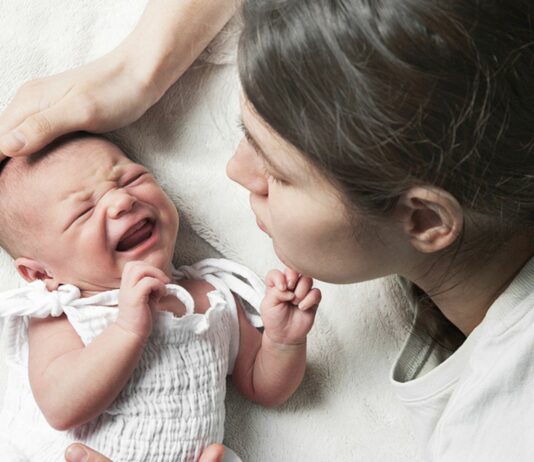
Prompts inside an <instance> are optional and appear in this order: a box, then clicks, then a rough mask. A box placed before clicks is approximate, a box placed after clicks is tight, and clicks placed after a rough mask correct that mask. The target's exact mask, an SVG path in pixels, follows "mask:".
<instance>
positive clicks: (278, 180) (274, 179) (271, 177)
mask: <svg viewBox="0 0 534 462" xmlns="http://www.w3.org/2000/svg"><path fill="white" fill-rule="evenodd" d="M263 169H264V171H265V175H266V176H267V180H269V181H272V182H273V183H277V184H285V181H284V180H282V179H281V178H278V177H276V176H274V175H273V174H272V173H271V172H269V170H267V168H266V167H265V166H264V167H263Z"/></svg>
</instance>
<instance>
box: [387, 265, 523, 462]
mask: <svg viewBox="0 0 534 462" xmlns="http://www.w3.org/2000/svg"><path fill="white" fill-rule="evenodd" d="M429 369H430V370H429ZM428 370H429V371H428ZM425 371H428V372H426V373H424V372H425ZM391 381H392V383H393V386H394V389H395V391H396V393H397V395H398V397H399V399H400V400H401V401H402V402H403V403H404V404H405V406H406V407H407V409H408V410H409V412H410V414H411V416H412V418H413V421H414V425H415V428H416V432H417V434H418V437H419V438H420V440H421V442H422V445H423V454H424V460H425V461H439V462H449V461H450V462H468V461H484V462H491V461H499V462H503V461H511V462H522V461H533V460H534V258H532V259H531V260H530V261H529V262H528V263H527V264H526V265H525V266H524V267H523V269H522V270H521V272H520V273H519V274H518V275H517V276H516V277H515V278H514V280H513V281H512V283H511V284H510V285H509V286H508V288H507V289H506V290H505V291H504V292H503V293H502V294H501V295H500V296H499V297H498V298H497V300H496V301H495V302H494V303H493V304H492V306H491V307H490V308H489V310H488V312H487V314H486V316H485V318H484V320H483V321H482V322H481V323H480V324H479V325H478V326H477V327H476V329H474V330H473V332H472V333H471V334H470V335H469V336H468V337H467V339H466V340H465V342H464V343H463V344H462V345H461V346H460V348H458V349H457V350H456V351H455V352H454V353H453V354H451V355H450V356H448V357H447V354H446V353H445V352H444V351H443V350H441V349H440V348H439V347H438V346H436V345H435V344H432V342H426V341H424V340H423V339H422V338H421V335H420V334H417V335H416V334H415V333H412V334H410V336H409V338H408V340H407V342H406V344H405V345H404V347H403V349H402V351H401V353H400V355H399V357H398V359H397V361H396V363H395V365H394V367H393V370H392V375H391Z"/></svg>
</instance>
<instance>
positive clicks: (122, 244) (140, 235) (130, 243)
mask: <svg viewBox="0 0 534 462" xmlns="http://www.w3.org/2000/svg"><path fill="white" fill-rule="evenodd" d="M153 231H154V222H152V221H151V220H149V219H148V218H145V219H144V220H141V221H140V222H138V223H136V224H135V225H133V226H132V227H131V228H130V229H128V231H126V232H125V233H124V234H123V236H122V237H121V239H120V241H119V243H118V244H117V248H116V250H117V252H127V251H128V250H132V249H133V248H134V247H137V246H138V245H140V244H142V243H143V242H145V241H146V240H147V239H149V238H150V237H151V236H152V232H153Z"/></svg>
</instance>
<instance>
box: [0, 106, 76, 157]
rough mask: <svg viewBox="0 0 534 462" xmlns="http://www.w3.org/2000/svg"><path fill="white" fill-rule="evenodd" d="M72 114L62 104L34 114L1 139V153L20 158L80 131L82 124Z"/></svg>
mask: <svg viewBox="0 0 534 462" xmlns="http://www.w3.org/2000/svg"><path fill="white" fill-rule="evenodd" d="M72 114H73V111H69V110H66V109H65V108H64V107H62V105H61V104H58V105H55V106H52V107H50V108H48V109H45V110H44V111H40V112H36V113H35V114H32V115H31V116H29V117H27V118H26V119H25V120H24V121H23V122H22V123H21V124H20V125H18V126H17V127H15V128H14V129H12V130H11V131H9V132H8V133H6V134H5V135H3V136H2V137H1V138H0V153H2V154H4V155H6V156H10V157H18V156H28V155H30V154H33V153H34V152H37V151H38V150H39V149H42V148H43V147H45V146H46V145H47V144H49V143H51V142H52V141H54V140H55V139H56V138H58V137H59V136H61V135H64V134H65V133H68V132H70V131H75V130H77V129H78V126H79V125H80V124H76V122H77V121H75V120H73V119H72V117H73V116H72Z"/></svg>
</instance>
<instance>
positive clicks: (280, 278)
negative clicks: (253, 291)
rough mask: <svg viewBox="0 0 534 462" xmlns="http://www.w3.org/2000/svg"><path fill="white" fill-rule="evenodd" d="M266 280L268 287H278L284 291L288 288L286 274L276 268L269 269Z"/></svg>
mask: <svg viewBox="0 0 534 462" xmlns="http://www.w3.org/2000/svg"><path fill="white" fill-rule="evenodd" d="M265 282H266V284H267V287H276V288H277V289H278V290H279V291H282V292H283V291H285V290H287V281H286V276H285V274H284V273H282V272H281V271H279V270H276V269H274V270H271V271H269V272H268V273H267V276H266V277H265Z"/></svg>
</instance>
